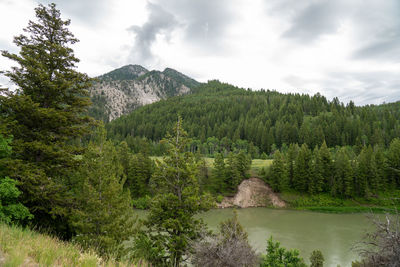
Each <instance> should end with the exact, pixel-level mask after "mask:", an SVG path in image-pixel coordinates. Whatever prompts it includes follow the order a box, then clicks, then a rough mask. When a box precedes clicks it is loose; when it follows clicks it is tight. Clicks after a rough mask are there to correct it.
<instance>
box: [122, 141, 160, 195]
mask: <svg viewBox="0 0 400 267" xmlns="http://www.w3.org/2000/svg"><path fill="white" fill-rule="evenodd" d="M117 149H118V157H119V161H120V162H121V164H122V167H123V172H124V174H125V176H126V182H125V184H124V187H125V188H126V189H129V191H130V192H131V196H132V198H140V197H144V196H146V195H148V194H150V192H149V181H150V178H151V176H152V174H153V172H154V162H153V161H152V160H151V159H150V158H149V156H148V154H147V153H146V152H144V153H138V154H135V155H133V154H132V153H131V152H130V150H129V147H128V145H127V143H126V142H121V143H120V144H119V146H118V147H117Z"/></svg>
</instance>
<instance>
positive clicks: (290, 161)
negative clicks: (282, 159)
mask: <svg viewBox="0 0 400 267" xmlns="http://www.w3.org/2000/svg"><path fill="white" fill-rule="evenodd" d="M298 152H299V146H298V145H297V144H290V145H289V149H288V151H287V153H286V166H287V174H288V180H289V186H290V188H293V187H294V166H295V161H296V158H297V153H298Z"/></svg>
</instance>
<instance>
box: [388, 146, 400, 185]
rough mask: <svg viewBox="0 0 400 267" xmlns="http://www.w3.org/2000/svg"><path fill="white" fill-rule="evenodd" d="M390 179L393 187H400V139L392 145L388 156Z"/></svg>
mask: <svg viewBox="0 0 400 267" xmlns="http://www.w3.org/2000/svg"><path fill="white" fill-rule="evenodd" d="M387 164H388V179H389V181H388V182H389V184H390V186H392V187H399V186H400V139H399V138H395V139H393V141H392V142H391V143H390V147H389V151H388V154H387Z"/></svg>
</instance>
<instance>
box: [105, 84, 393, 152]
mask: <svg viewBox="0 0 400 267" xmlns="http://www.w3.org/2000/svg"><path fill="white" fill-rule="evenodd" d="M178 114H179V115H181V116H182V118H183V123H184V125H183V126H184V128H185V129H187V131H188V133H189V136H190V137H193V138H194V141H193V142H192V144H191V149H192V150H194V151H197V150H198V149H200V148H201V149H202V151H201V152H202V153H203V154H213V153H214V152H220V151H224V150H227V151H229V150H234V148H235V147H236V148H240V147H241V146H242V147H246V148H250V147H251V145H249V144H243V140H244V141H245V142H247V143H251V144H253V145H254V146H255V147H256V148H257V149H258V151H259V152H260V153H262V152H265V153H270V152H271V151H274V150H275V149H276V148H281V147H285V146H286V145H289V144H291V143H298V144H302V143H306V144H307V145H308V146H309V147H311V148H313V147H315V146H316V145H318V146H320V145H321V144H322V143H323V141H324V140H325V141H326V143H327V146H328V147H335V146H346V145H349V146H359V147H361V146H363V145H377V144H379V145H381V146H385V147H387V146H388V145H389V144H390V141H391V140H393V138H395V137H400V102H396V103H391V104H383V105H379V106H374V105H368V106H362V107H358V106H355V105H354V103H353V102H350V103H349V104H347V105H344V104H343V103H341V102H339V100H338V99H337V98H334V99H333V100H332V101H328V100H327V99H326V98H325V97H324V96H321V95H320V94H316V95H314V96H310V95H304V94H302V95H301V94H281V93H278V92H276V91H269V90H268V91H264V90H261V91H251V90H244V89H240V88H237V87H234V86H232V85H229V84H224V83H220V82H218V81H210V82H208V83H207V84H204V85H201V86H199V87H197V88H196V89H195V90H193V93H192V94H189V95H185V96H178V97H173V98H170V99H167V100H162V101H159V102H156V103H153V104H151V105H147V106H144V107H141V108H139V109H137V110H135V111H133V112H132V113H131V114H129V115H126V116H122V117H120V118H118V119H116V120H114V121H112V122H111V123H110V124H108V125H107V129H108V136H109V137H111V138H113V139H115V140H118V141H121V140H126V141H127V142H128V145H129V146H130V147H131V148H132V149H135V146H137V144H136V143H137V142H138V141H137V138H140V137H145V138H147V139H148V140H151V141H159V140H161V139H162V138H163V136H165V134H166V133H167V131H168V130H170V129H171V128H172V125H173V124H174V122H175V121H176V118H177V115H178ZM240 142H241V143H240Z"/></svg>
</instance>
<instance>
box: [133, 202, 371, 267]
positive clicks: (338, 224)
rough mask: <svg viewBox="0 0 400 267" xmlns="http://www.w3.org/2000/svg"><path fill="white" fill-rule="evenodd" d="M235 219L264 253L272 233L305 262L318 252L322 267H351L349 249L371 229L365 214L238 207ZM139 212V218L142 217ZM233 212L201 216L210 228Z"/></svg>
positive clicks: (222, 211) (216, 210) (354, 257)
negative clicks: (323, 258)
mask: <svg viewBox="0 0 400 267" xmlns="http://www.w3.org/2000/svg"><path fill="white" fill-rule="evenodd" d="M237 212H238V218H239V221H240V223H241V224H242V225H243V227H244V228H245V230H246V231H247V233H248V234H249V241H250V244H251V245H252V246H253V248H255V249H256V250H257V252H260V253H264V252H265V249H266V246H267V239H268V238H269V237H270V236H271V235H272V236H273V239H274V240H275V241H279V242H280V243H281V245H282V246H284V247H286V248H297V249H298V250H299V251H300V255H301V256H302V257H303V258H304V259H305V260H306V262H307V263H309V257H310V254H311V252H312V251H313V250H315V249H319V250H321V251H322V253H323V255H324V257H325V262H324V266H334V267H336V266H337V265H338V264H340V265H341V267H345V266H351V262H352V261H353V260H355V259H357V258H358V256H357V253H356V252H354V251H352V250H351V247H352V245H353V244H354V243H356V242H357V241H359V240H360V239H361V238H362V236H363V235H364V234H365V232H366V231H367V230H371V225H370V224H369V222H368V219H367V218H366V215H365V214H327V213H317V212H308V211H296V210H284V209H283V210H282V209H281V210H279V209H269V208H247V209H238V210H237ZM144 214H145V213H144V212H139V217H142V216H144ZM232 215H233V210H232V209H214V210H210V211H208V212H206V213H204V214H202V215H201V217H202V218H203V220H204V221H205V222H206V223H207V225H208V226H209V228H210V229H212V230H216V229H217V227H218V224H219V223H220V222H221V221H223V220H226V219H227V218H229V217H231V216H232Z"/></svg>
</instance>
